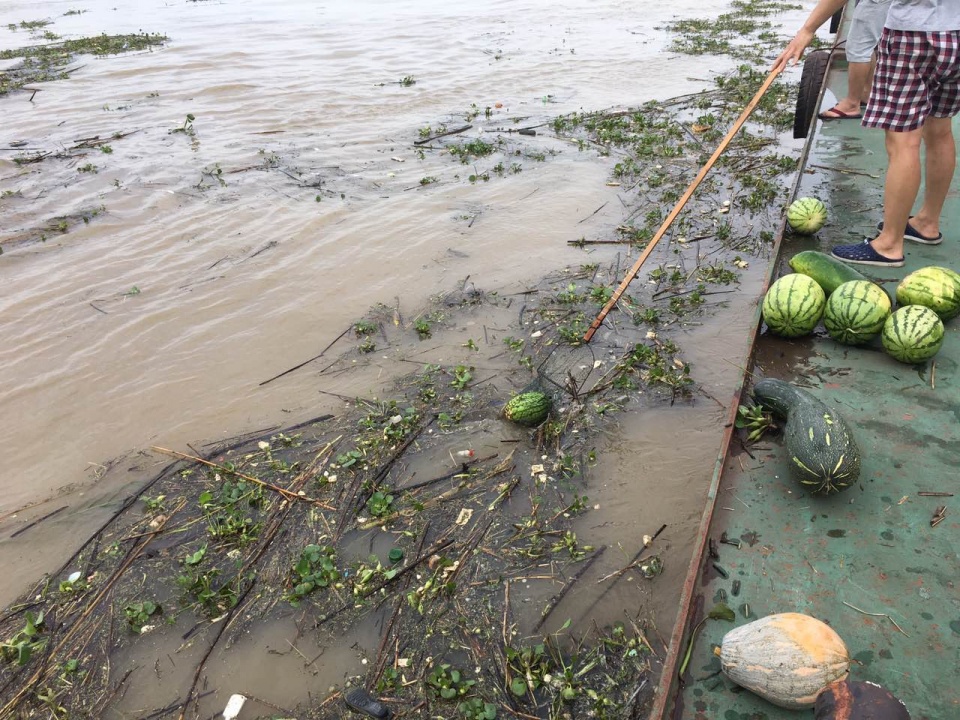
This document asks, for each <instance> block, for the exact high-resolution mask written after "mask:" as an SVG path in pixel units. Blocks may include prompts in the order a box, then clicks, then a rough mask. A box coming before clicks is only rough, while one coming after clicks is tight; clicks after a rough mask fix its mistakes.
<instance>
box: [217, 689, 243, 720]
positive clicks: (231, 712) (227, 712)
mask: <svg viewBox="0 0 960 720" xmlns="http://www.w3.org/2000/svg"><path fill="white" fill-rule="evenodd" d="M246 701H247V699H246V698H245V697H244V696H243V695H231V696H230V699H229V700H228V701H227V706H226V707H225V708H224V709H223V720H236V718H237V715H239V714H240V710H241V709H242V708H243V704H244V703H245V702H246Z"/></svg>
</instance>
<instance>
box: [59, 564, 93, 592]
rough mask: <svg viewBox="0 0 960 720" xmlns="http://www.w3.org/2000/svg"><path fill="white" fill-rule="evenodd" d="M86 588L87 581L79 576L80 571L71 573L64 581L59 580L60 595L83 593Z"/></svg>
mask: <svg viewBox="0 0 960 720" xmlns="http://www.w3.org/2000/svg"><path fill="white" fill-rule="evenodd" d="M87 587H88V585H87V581H86V580H85V579H84V578H83V577H82V576H81V574H80V571H79V570H78V571H77V572H74V573H71V574H70V576H69V577H67V579H66V580H61V581H60V585H59V590H60V594H61V595H73V594H75V593H79V592H83V591H84V590H86V589H87Z"/></svg>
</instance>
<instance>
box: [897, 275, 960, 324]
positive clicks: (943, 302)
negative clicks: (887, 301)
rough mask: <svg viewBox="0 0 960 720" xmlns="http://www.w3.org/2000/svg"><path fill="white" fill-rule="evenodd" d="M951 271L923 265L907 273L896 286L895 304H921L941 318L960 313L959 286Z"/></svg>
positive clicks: (948, 318) (949, 317)
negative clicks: (923, 266)
mask: <svg viewBox="0 0 960 720" xmlns="http://www.w3.org/2000/svg"><path fill="white" fill-rule="evenodd" d="M954 275H956V273H953V272H952V271H947V270H945V269H944V268H939V267H925V268H920V269H919V270H915V271H913V272H912V273H910V274H909V275H907V276H906V277H905V278H904V279H903V280H901V281H900V284H899V285H898V286H897V305H900V306H901V307H902V306H904V305H923V306H924V307H928V308H930V309H931V310H933V311H934V312H935V313H936V314H937V315H938V316H939V318H940V319H941V320H950V319H951V318H955V317H956V316H957V315H960V286H958V285H957V282H956V281H955V280H954V277H953V276H954Z"/></svg>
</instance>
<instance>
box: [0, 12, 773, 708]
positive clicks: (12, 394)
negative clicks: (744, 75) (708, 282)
mask: <svg viewBox="0 0 960 720" xmlns="http://www.w3.org/2000/svg"><path fill="white" fill-rule="evenodd" d="M74 8H76V9H78V10H83V11H84V12H82V13H81V14H73V15H64V13H65V12H67V11H68V10H71V9H74ZM726 8H727V3H726V2H724V1H721V0H708V1H707V2H702V1H701V2H693V1H692V0H689V1H684V2H673V3H643V4H640V5H638V4H637V3H634V2H625V1H624V0H597V1H596V2H592V3H579V2H572V1H565V0H559V1H558V0H551V1H550V2H547V1H546V0H519V1H517V0H513V1H511V2H506V1H505V0H498V1H493V2H485V3H441V2H437V1H436V0H406V1H400V2H398V1H396V0H390V1H387V0H370V1H364V0H360V1H359V2H342V1H332V2H305V1H296V0H290V1H285V2H278V3H253V2H249V1H241V2H231V1H229V0H228V1H227V2H186V1H178V2H153V1H148V2H140V3H136V6H135V9H134V8H132V7H126V6H123V5H117V4H116V3H108V2H104V1H103V0H90V1H87V2H83V3H78V4H72V3H67V2H53V3H42V4H41V3H35V2H22V1H20V2H16V1H15V2H7V3H3V4H2V5H0V47H14V46H19V45H26V44H33V43H36V42H45V41H44V40H43V39H42V38H39V37H38V36H36V35H31V34H30V32H29V31H27V30H25V29H20V30H17V31H12V30H10V29H8V27H7V26H8V24H9V23H19V22H20V21H23V20H38V19H44V18H45V19H49V20H52V21H53V24H52V25H50V26H48V27H47V28H46V29H48V30H51V31H53V32H56V33H58V34H60V35H63V36H66V37H81V36H90V35H96V34H99V33H102V32H107V33H124V32H137V31H146V32H152V33H163V34H166V35H168V36H169V38H170V39H169V42H168V43H167V44H165V45H164V46H163V47H161V48H156V49H154V50H152V51H149V52H137V53H131V54H128V55H120V56H113V57H109V58H94V57H80V58H77V59H76V61H75V62H74V63H73V64H72V65H71V68H77V69H76V70H75V72H72V73H71V75H70V78H69V79H68V80H63V81H58V82H52V83H44V84H40V85H35V86H31V87H39V88H40V90H39V91H38V92H36V93H35V95H33V97H32V99H31V95H32V93H31V92H17V93H12V94H10V95H9V96H6V97H2V98H0V118H2V120H0V194H2V198H0V247H2V248H3V254H2V256H0V338H2V343H0V366H2V367H3V370H4V382H3V383H2V384H0V418H2V420H3V426H4V428H5V433H6V437H5V443H4V453H3V461H2V463H0V567H2V568H3V569H4V570H5V574H6V577H7V581H6V582H5V583H4V584H3V585H2V586H0V601H2V603H4V604H6V603H8V602H10V601H11V600H13V599H14V598H15V597H16V596H17V595H18V594H20V593H21V592H22V591H23V590H24V589H26V588H27V587H28V586H29V585H30V584H31V583H32V582H34V581H35V580H36V579H38V578H39V577H40V576H41V575H42V574H43V572H45V571H48V570H51V569H53V568H55V567H56V566H58V565H59V564H60V562H61V561H62V560H63V559H64V558H65V557H67V556H69V554H70V553H71V552H72V551H73V550H74V549H75V548H76V546H77V545H78V544H79V542H80V541H82V540H83V539H85V538H86V537H87V536H88V535H89V534H90V533H91V532H92V531H93V529H95V528H96V527H97V526H98V525H99V523H100V522H102V521H103V520H104V519H105V518H107V517H108V516H109V514H110V512H111V509H112V507H113V506H114V505H115V504H116V502H117V499H118V497H120V496H122V495H123V494H124V493H126V492H129V490H130V488H131V487H132V486H134V485H135V483H137V482H139V481H142V480H143V479H144V478H146V477H149V476H151V475H153V474H155V473H156V472H157V471H158V470H159V468H160V467H162V466H163V465H164V464H165V463H166V462H167V461H168V459H167V458H164V457H161V456H157V455H156V454H152V453H150V452H148V451H149V448H150V447H151V446H153V445H159V446H164V447H170V448H177V449H181V450H187V445H188V443H189V444H190V445H192V446H193V447H197V448H199V447H201V446H202V445H203V444H205V443H209V442H212V441H215V440H217V439H221V438H226V437H231V436H235V435H238V434H241V433H245V432H248V431H251V430H254V429H257V428H263V427H274V426H279V425H283V424H290V423H295V422H297V421H298V420H301V419H305V418H308V417H313V416H316V415H318V414H320V413H321V412H323V411H324V410H325V409H327V408H330V407H335V406H336V405H337V403H338V401H335V400H333V399H331V398H330V397H328V396H324V395H322V394H320V393H318V392H317V390H318V389H321V388H322V389H326V390H328V391H329V390H331V387H330V383H329V382H323V383H321V381H320V380H319V379H318V376H317V373H316V369H317V368H316V367H315V366H307V367H305V368H303V369H302V370H299V371H297V372H295V373H291V374H290V375H287V376H285V377H284V378H282V379H281V380H278V381H276V382H272V383H270V384H269V385H265V386H260V385H259V383H261V382H262V381H264V380H266V379H268V378H271V377H273V376H274V375H276V374H278V373H280V372H282V371H284V370H286V369H288V368H290V367H292V366H294V365H296V364H298V363H300V362H303V361H304V360H306V359H308V358H310V357H313V356H315V355H317V354H318V353H319V352H320V351H321V350H323V349H324V348H325V347H326V346H327V345H328V344H329V343H330V342H331V341H333V340H334V339H335V338H337V337H338V336H339V335H340V334H341V333H342V332H343V331H344V330H345V329H346V328H347V327H349V325H350V324H351V323H352V322H354V321H355V320H357V319H360V318H361V317H362V316H363V315H364V314H365V313H366V312H367V311H368V309H370V308H371V307H372V306H374V305H376V304H377V303H385V304H387V305H390V306H393V305H394V304H396V303H398V302H399V304H400V306H401V308H403V309H404V311H405V312H406V313H407V314H413V313H415V312H416V311H417V309H418V308H419V307H421V306H422V305H423V304H424V303H425V302H426V301H427V300H428V299H429V298H430V297H432V296H435V295H437V294H438V293H442V292H446V291H449V290H450V289H452V288H454V287H458V286H459V283H460V281H462V279H463V278H465V277H466V276H470V277H471V279H472V280H473V281H475V282H477V284H478V286H479V285H481V284H482V287H483V288H484V289H485V290H487V291H491V290H498V289H508V288H513V289H516V288H517V287H518V286H522V285H523V283H525V282H535V281H536V280H537V279H538V278H540V277H542V276H544V275H546V274H547V273H549V272H550V271H552V270H555V269H557V268H560V267H563V266H565V265H578V264H580V263H583V262H596V261H598V260H601V261H604V262H609V261H610V259H611V258H612V257H614V255H615V254H616V253H617V252H618V249H617V248H616V247H614V249H609V250H607V249H599V250H598V249H591V250H589V253H590V254H585V252H584V250H581V249H577V248H574V247H571V246H569V245H568V244H567V241H568V240H572V239H577V238H580V237H582V236H585V237H588V238H592V237H601V236H603V234H604V233H609V232H610V231H611V230H612V228H614V227H615V226H616V225H617V224H619V223H620V222H621V221H622V220H623V218H624V216H625V215H626V213H627V210H626V209H625V206H626V205H627V204H629V196H628V194H627V192H626V189H624V188H619V187H612V186H609V185H607V181H608V180H609V178H610V172H611V169H612V166H613V163H614V162H615V160H614V159H612V158H605V157H600V156H598V154H597V153H596V152H595V151H586V152H581V151H579V150H578V148H577V146H576V144H572V143H570V142H567V141H564V140H561V139H558V138H556V137H554V135H553V133H552V131H550V129H549V127H543V128H540V129H539V131H538V134H537V135H536V136H535V137H525V138H524V142H523V144H522V145H519V144H518V145H517V148H518V150H519V151H520V154H519V155H517V156H516V158H515V162H516V165H517V171H516V172H507V173H506V175H505V176H504V177H499V176H497V175H496V174H493V173H491V179H490V180H489V181H488V182H483V181H480V182H476V183H472V182H470V181H469V180H468V178H467V176H468V175H469V174H471V173H474V172H476V173H477V174H480V173H483V172H484V171H489V170H490V169H491V167H490V166H491V164H492V163H486V162H484V161H483V160H480V161H477V162H476V163H475V164H471V165H461V164H459V163H457V162H456V161H455V160H454V159H453V158H451V157H450V156H449V155H447V154H440V153H438V152H436V151H433V152H431V151H429V150H428V151H427V152H426V153H425V155H424V156H423V157H420V156H419V155H418V153H417V152H416V148H415V147H414V145H413V143H414V141H416V140H417V139H418V138H419V137H420V134H419V133H420V130H421V129H425V128H427V127H428V126H429V128H431V130H433V131H435V130H436V128H437V127H438V126H440V125H442V124H446V125H447V126H448V127H449V128H455V127H459V126H462V125H464V124H467V117H468V116H471V115H473V114H474V111H475V110H479V114H478V115H476V116H475V117H471V118H470V120H469V122H470V124H472V128H471V129H470V130H468V131H466V132H465V133H464V134H463V135H462V136H461V137H463V138H464V139H475V138H483V137H486V138H488V139H491V138H493V137H495V135H494V133H495V132H496V131H497V130H498V129H504V128H517V127H523V126H529V125H539V124H541V123H548V122H549V121H550V120H551V119H552V118H553V117H555V116H557V115H559V114H563V113H568V112H572V111H576V110H598V109H605V108H610V107H614V106H627V105H632V104H638V103H642V102H644V101H647V100H651V99H665V98H669V97H673V96H677V95H681V94H685V93H690V92H695V91H698V90H700V89H702V88H704V87H707V86H708V85H709V83H710V78H711V77H712V76H713V75H714V74H715V73H717V72H722V71H724V70H727V69H729V67H730V64H729V63H728V62H727V61H726V60H721V59H717V58H710V59H709V60H705V59H704V58H698V57H687V56H679V55H676V54H672V53H668V52H665V46H666V43H667V40H668V36H667V34H666V33H665V31H663V30H661V29H658V28H659V26H661V25H662V24H663V23H664V22H665V21H667V20H669V19H672V18H675V17H682V16H688V17H702V16H709V15H715V14H717V13H719V12H721V11H723V10H725V9H726ZM0 69H2V68H0ZM405 77H410V78H412V79H413V80H415V83H414V84H411V85H406V84H403V83H401V82H399V81H400V80H401V79H402V78H405ZM473 106H476V107H475V108H474V107H473ZM487 108H489V109H490V112H489V114H486V113H485V112H484V111H485V109H487ZM188 114H191V115H192V116H193V118H194V119H193V121H192V128H193V134H187V133H183V132H172V131H174V130H176V129H178V128H181V129H182V128H183V127H184V124H185V122H186V117H187V115H188ZM115 134H118V135H121V137H116V138H115V139H111V140H110V142H109V146H110V148H111V149H112V152H110V153H106V152H103V151H101V150H100V149H98V148H97V147H93V148H88V149H86V150H83V149H73V150H71V149H72V148H75V146H76V145H77V144H78V142H79V141H80V140H82V139H85V138H93V137H97V136H98V137H100V138H107V137H111V138H112V137H113V136H114V135H115ZM66 150H71V151H70V152H69V153H66V154H67V155H68V157H64V158H53V157H51V158H48V159H46V160H44V161H43V162H38V163H31V164H25V165H22V166H19V165H17V164H16V163H15V162H14V158H15V157H18V156H22V155H23V154H25V153H34V152H48V151H51V152H54V153H55V152H58V151H61V152H62V151H66ZM541 158H542V159H541ZM91 166H93V167H91ZM424 178H432V179H435V180H436V181H435V182H429V183H426V184H422V183H421V180H422V179H424ZM598 208H599V211H598ZM94 211H96V214H93V213H94ZM595 211H596V212H595ZM82 213H87V214H88V215H91V214H92V215H93V216H92V217H90V218H89V222H83V221H82V220H76V219H75V218H76V217H77V216H78V215H79V214H82ZM60 218H67V222H68V231H67V232H65V233H62V232H60V231H58V230H55V229H54V230H51V229H49V227H50V226H51V225H53V226H55V225H56V224H57V223H58V222H59V219H60ZM44 228H47V229H44ZM41 236H42V239H41ZM621 250H622V248H621ZM760 264H761V263H757V265H760ZM761 277H762V269H761V268H759V267H758V268H756V269H752V270H751V271H749V272H748V273H747V274H746V276H745V280H744V282H745V283H747V284H750V283H753V284H754V285H755V284H757V283H758V282H759V280H760V278H761ZM746 296H747V298H749V297H750V294H749V293H746ZM730 297H731V299H733V298H735V297H737V296H730ZM738 302H739V303H740V304H738ZM731 307H732V309H731V310H729V311H728V312H727V320H726V321H725V322H726V323H728V324H727V325H726V326H724V327H722V328H717V327H713V328H711V327H709V325H707V326H704V327H701V328H698V329H693V330H692V331H690V333H689V336H688V338H687V339H686V340H684V341H683V343H682V344H683V345H684V347H685V350H689V352H687V355H688V357H691V360H692V362H693V366H694V368H703V367H705V366H704V363H705V364H706V368H709V369H705V370H704V373H703V374H701V376H700V377H698V381H699V382H701V383H703V384H704V385H705V386H707V385H709V386H710V387H711V388H712V389H713V391H714V392H716V393H717V397H719V398H720V399H721V400H722V401H723V402H726V401H727V399H728V398H729V396H730V391H731V390H732V387H733V384H734V382H735V380H736V378H737V376H738V373H739V371H738V369H737V368H736V367H735V365H733V364H722V363H721V364H717V363H716V362H713V364H712V365H711V361H712V360H714V361H715V358H716V356H717V354H718V353H721V351H726V350H728V346H729V338H730V336H731V334H732V335H737V336H740V335H742V336H744V338H745V336H746V334H747V333H749V332H750V319H751V318H752V313H753V306H752V304H751V301H749V299H748V300H745V301H742V302H741V301H738V300H733V302H732V304H731ZM731 318H733V319H732V320H731ZM729 323H733V324H734V325H737V324H738V323H742V324H741V326H740V327H733V328H731V327H730V325H729ZM690 344H692V345H693V346H695V347H689V346H690ZM721 354H722V353H721ZM698 363H700V365H699V366H698ZM311 370H312V371H311ZM335 389H336V391H337V392H340V393H342V394H345V395H351V394H360V395H362V394H364V393H365V392H366V388H365V387H362V386H359V385H357V386H353V385H351V384H350V382H349V381H345V382H344V384H343V386H340V387H337V388H335ZM724 412H725V411H724V409H723V408H721V407H719V406H718V404H717V403H713V402H711V401H710V400H702V401H701V402H699V403H698V404H697V406H696V407H695V408H693V409H691V410H688V411H686V412H681V413H664V414H663V415H658V414H656V413H651V414H649V415H646V416H644V417H636V418H629V419H626V420H623V421H622V422H621V424H620V426H619V427H617V428H616V429H615V431H613V432H612V434H611V435H609V436H608V440H607V443H608V445H609V449H610V450H611V452H610V453H609V454H607V455H605V456H604V455H601V457H602V458H603V459H602V461H601V464H600V465H599V466H598V467H597V468H596V471H595V473H594V474H595V476H596V477H597V478H598V479H597V482H598V485H597V489H596V491H595V492H593V493H592V494H591V502H596V503H597V504H599V505H600V507H601V508H603V509H604V510H602V511H601V512H599V513H594V514H591V515H590V516H589V520H584V521H583V522H584V526H583V528H582V529H581V530H580V532H583V533H590V532H593V533H594V534H595V535H597V536H598V537H597V538H591V541H592V542H594V543H595V544H599V543H600V542H603V543H605V544H609V545H610V546H611V548H612V550H611V551H610V552H608V554H607V557H606V558H605V559H604V561H603V565H604V567H602V568H601V567H600V566H599V565H598V568H597V570H598V572H603V571H610V569H611V568H613V569H615V568H616V567H618V566H619V565H620V563H621V561H622V559H623V557H627V556H629V555H632V552H633V551H632V550H631V548H633V547H635V546H636V542H637V539H638V538H640V537H641V536H642V534H644V533H650V532H652V531H654V530H655V529H656V525H658V524H659V522H660V521H662V522H665V523H668V524H670V526H671V529H670V532H668V533H666V534H665V535H664V540H665V542H666V544H667V547H668V548H669V550H667V553H668V558H669V559H668V562H667V570H666V571H665V576H664V577H665V578H670V582H671V583H673V584H674V585H675V586H676V587H678V586H679V583H680V581H681V580H682V577H683V573H684V572H685V570H686V564H687V562H688V561H689V552H690V547H691V543H692V532H693V529H694V528H695V527H696V522H697V520H698V519H699V514H700V511H701V508H702V501H703V494H704V493H705V486H706V482H707V481H708V480H709V477H710V473H711V472H712V471H713V462H714V459H715V457H716V454H717V451H718V450H719V440H720V436H721V431H722V427H721V424H722V418H723V417H724ZM668 417H669V419H667V418H668ZM634 475H636V476H637V477H639V476H641V475H642V476H644V477H650V476H653V477H656V478H657V482H656V483H655V484H652V485H651V484H650V483H649V482H645V483H644V484H643V486H642V487H635V484H636V482H637V481H636V480H635V479H634ZM24 508H27V509H24ZM61 508H63V509H62V510H61ZM54 512H56V513H57V514H56V515H53V516H51V517H49V518H48V519H45V520H43V522H41V523H39V524H37V525H36V526H32V527H31V526H28V524H29V523H30V522H33V521H35V520H38V519H41V518H45V517H46V516H47V515H49V514H50V513H54ZM641 514H642V517H643V518H645V520H644V522H643V523H638V522H637V520H636V518H637V517H639V516H641ZM660 518H662V520H660ZM683 528H686V532H685V533H684V531H683ZM618 544H619V545H618ZM618 546H619V547H622V548H623V549H622V552H621V551H620V550H616V552H614V551H613V549H615V548H616V547H618ZM619 592H620V594H617V593H613V594H612V595H610V596H608V599H607V600H605V601H604V602H605V603H608V604H609V607H613V606H614V605H615V604H616V603H620V604H626V603H630V602H635V599H636V596H637V595H636V594H637V586H636V582H630V583H624V584H623V585H622V590H620V591H619ZM641 592H644V591H641ZM631 598H633V599H631ZM594 601H595V598H590V597H580V596H578V595H576V594H574V595H571V598H570V602H571V603H573V605H574V606H579V607H580V608H581V609H582V610H583V611H584V612H586V611H588V610H591V608H593V603H594ZM671 602H672V601H664V600H661V602H660V604H659V605H658V606H657V607H654V608H653V609H652V614H653V615H655V616H656V617H657V621H658V624H659V625H660V626H661V627H662V628H663V634H664V636H667V635H668V633H669V629H670V625H671V623H672V615H671V604H670V603H671ZM672 611H673V613H675V605H673V606H672ZM575 612H576V609H572V610H571V613H575ZM591 612H592V610H591ZM568 614H569V613H568ZM331 652H332V653H334V652H339V651H338V650H336V649H334V650H331ZM252 674H254V675H255V674H256V673H255V672H254V673H252ZM323 689H325V688H323ZM323 689H321V690H323Z"/></svg>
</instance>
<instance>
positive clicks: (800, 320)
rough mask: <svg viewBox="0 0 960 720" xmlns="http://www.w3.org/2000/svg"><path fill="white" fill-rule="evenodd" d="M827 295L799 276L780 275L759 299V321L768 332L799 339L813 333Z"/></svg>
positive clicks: (817, 286)
mask: <svg viewBox="0 0 960 720" xmlns="http://www.w3.org/2000/svg"><path fill="white" fill-rule="evenodd" d="M826 303H827V296H826V295H825V294H824V292H823V288H821V287H820V286H819V285H818V284H817V281H816V280H814V279H813V278H811V277H808V276H806V275H801V274H800V273H791V274H790V275H784V276H783V277H782V278H780V279H779V280H777V281H776V282H774V283H773V284H772V285H771V286H770V289H769V290H767V294H766V295H765V296H764V298H763V306H762V308H761V311H762V312H763V321H764V322H765V323H766V324H767V327H769V328H770V332H772V333H774V334H776V335H781V336H783V337H800V336H801V335H807V334H809V333H810V332H812V331H813V329H814V328H815V327H816V326H817V323H818V322H820V317H821V315H823V308H824V305H826Z"/></svg>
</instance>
